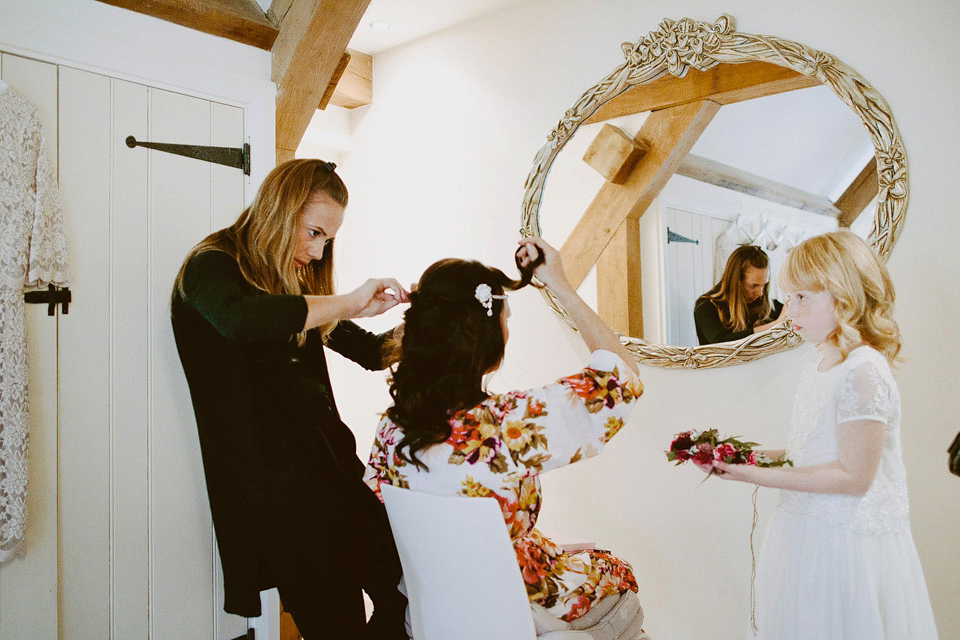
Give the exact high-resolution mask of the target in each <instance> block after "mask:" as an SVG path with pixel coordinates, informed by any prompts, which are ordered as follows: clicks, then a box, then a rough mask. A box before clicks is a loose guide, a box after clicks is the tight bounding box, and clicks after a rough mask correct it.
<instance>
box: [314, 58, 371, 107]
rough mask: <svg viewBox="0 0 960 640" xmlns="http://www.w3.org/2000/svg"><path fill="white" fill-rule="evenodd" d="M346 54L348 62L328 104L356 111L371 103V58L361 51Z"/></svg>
mask: <svg viewBox="0 0 960 640" xmlns="http://www.w3.org/2000/svg"><path fill="white" fill-rule="evenodd" d="M347 53H349V54H350V60H349V63H348V64H347V67H346V69H344V71H343V74H342V75H341V77H340V78H339V80H338V81H337V86H336V89H335V90H334V92H333V97H332V98H331V99H330V104H332V105H333V106H335V107H343V108H345V109H356V108H357V107H363V106H365V105H368V104H370V103H371V102H373V56H371V55H370V54H369V53H363V52H361V51H350V50H348V51H347ZM320 108H321V109H323V107H320Z"/></svg>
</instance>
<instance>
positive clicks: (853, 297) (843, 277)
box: [779, 231, 900, 362]
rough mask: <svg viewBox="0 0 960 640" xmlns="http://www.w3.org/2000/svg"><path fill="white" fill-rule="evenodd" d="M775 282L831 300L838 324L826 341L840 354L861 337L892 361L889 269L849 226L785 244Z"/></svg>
mask: <svg viewBox="0 0 960 640" xmlns="http://www.w3.org/2000/svg"><path fill="white" fill-rule="evenodd" d="M779 281H780V288H781V289H784V290H787V291H798V290H804V289H805V290H808V291H824V290H826V291H827V292H829V293H830V295H831V296H833V299H834V300H835V301H836V312H835V313H836V319H837V329H836V331H834V332H833V333H832V334H831V335H830V336H828V337H827V342H829V343H831V344H833V345H834V346H836V347H837V348H838V349H839V350H840V354H841V358H842V359H846V357H847V354H849V353H850V351H852V350H853V349H854V348H856V347H857V346H859V345H860V344H862V343H866V344H868V345H870V346H871V347H873V348H874V349H876V350H877V351H879V352H880V353H882V354H883V355H884V356H886V358H887V360H888V361H890V362H893V361H894V360H895V359H896V358H897V354H898V353H900V327H899V326H898V325H897V323H896V321H895V320H894V319H893V302H894V298H895V294H894V290H893V281H892V280H891V279H890V274H889V272H888V271H887V268H886V267H885V266H884V264H883V263H882V262H880V259H879V258H878V257H877V254H875V253H874V252H873V249H871V248H870V246H869V245H868V244H867V243H866V242H865V241H864V240H863V239H862V238H860V237H859V236H857V235H856V234H854V233H852V232H850V231H833V232H831V233H826V234H823V235H820V236H814V237H813V238H810V239H808V240H805V241H804V242H802V243H800V244H799V245H797V246H796V247H794V248H793V249H791V250H790V252H789V253H788V254H787V259H786V262H785V263H784V265H783V267H782V268H781V269H780V279H779Z"/></svg>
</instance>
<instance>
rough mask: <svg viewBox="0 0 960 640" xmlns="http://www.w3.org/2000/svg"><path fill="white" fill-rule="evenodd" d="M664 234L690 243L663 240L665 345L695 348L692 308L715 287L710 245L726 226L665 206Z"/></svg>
mask: <svg viewBox="0 0 960 640" xmlns="http://www.w3.org/2000/svg"><path fill="white" fill-rule="evenodd" d="M664 214H665V215H664V217H665V219H666V229H665V230H664V233H665V234H668V231H672V232H673V233H675V234H677V235H679V236H682V237H683V238H686V239H688V240H692V241H694V242H683V241H677V240H673V241H671V240H669V236H667V237H664V238H663V241H664V242H665V243H666V251H665V254H664V255H665V262H666V265H665V269H664V270H665V274H666V283H665V284H666V292H665V296H664V297H665V300H666V305H667V314H666V316H667V344H671V345H677V346H696V345H697V344H699V342H698V340H697V328H696V325H695V324H694V321H693V306H694V304H695V303H696V301H697V298H699V297H700V296H701V295H703V294H704V293H706V292H707V291H709V290H710V288H711V287H713V285H714V284H716V283H715V282H714V281H713V251H714V242H715V240H716V237H717V235H718V234H719V233H721V232H722V231H723V229H725V228H726V227H727V225H728V224H729V222H728V221H727V220H723V219H721V218H715V217H713V216H708V215H702V214H699V213H695V212H693V211H687V210H684V209H678V208H676V207H671V206H667V207H665V208H664Z"/></svg>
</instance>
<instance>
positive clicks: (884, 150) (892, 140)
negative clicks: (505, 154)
mask: <svg viewBox="0 0 960 640" xmlns="http://www.w3.org/2000/svg"><path fill="white" fill-rule="evenodd" d="M621 46H622V49H623V53H624V57H625V58H626V60H625V62H624V63H623V64H622V65H620V66H618V67H617V68H616V69H614V70H613V71H612V72H611V73H610V74H609V75H608V76H607V77H605V78H604V79H603V80H601V81H600V82H599V83H597V84H596V85H594V86H593V87H591V88H589V89H588V90H587V91H586V92H585V93H584V94H583V95H582V96H581V97H580V99H579V100H577V102H576V103H575V104H574V105H573V106H572V107H571V108H570V109H568V110H567V112H566V113H565V114H564V116H563V118H562V119H561V120H560V122H559V123H558V124H557V126H556V127H555V128H554V129H553V130H552V131H551V132H550V133H549V135H548V136H547V142H546V144H545V145H544V146H543V147H542V148H541V149H540V150H539V151H538V152H537V155H536V157H535V159H534V164H533V168H532V169H531V171H530V174H529V175H528V177H527V182H526V191H525V194H524V200H523V211H522V218H521V223H522V228H521V233H522V234H523V235H524V236H530V235H537V236H539V235H540V220H539V213H540V203H541V199H542V196H543V188H544V183H545V180H546V178H547V174H548V172H549V170H550V167H551V165H552V163H553V161H554V159H555V158H556V156H557V154H558V153H559V152H560V150H561V149H562V148H563V146H564V145H565V144H566V142H567V141H568V140H569V139H570V137H571V136H572V135H573V133H574V132H575V131H576V130H577V129H578V128H579V127H580V125H581V124H584V123H586V122H588V121H590V120H591V117H594V120H596V119H600V120H602V119H604V117H598V116H599V115H600V114H598V111H600V110H607V111H609V110H610V108H611V107H614V110H615V106H616V103H617V100H615V99H616V98H618V97H619V98H620V99H621V100H622V99H624V98H629V96H628V95H626V94H628V92H631V90H634V89H636V88H638V87H639V86H640V85H647V87H648V88H652V87H653V86H656V85H651V84H650V83H654V82H655V81H660V82H665V80H663V79H665V78H666V79H668V78H669V77H670V76H671V75H672V76H673V77H674V78H684V77H685V76H686V75H687V72H688V71H689V70H690V69H695V70H697V71H698V72H705V71H707V70H710V69H711V68H713V67H716V66H717V65H718V64H720V63H724V64H746V63H752V64H756V63H772V65H777V66H778V67H783V68H786V69H788V70H792V72H796V73H791V72H790V71H783V70H782V69H781V70H780V72H782V73H787V74H789V75H791V76H794V77H796V78H798V79H799V82H800V83H801V84H795V85H794V86H793V87H790V88H796V87H799V86H815V85H816V84H823V85H826V86H828V87H830V89H831V90H832V91H833V92H834V93H835V94H836V95H837V96H838V97H839V98H840V99H841V100H842V101H843V102H844V103H845V104H846V105H847V106H848V107H850V108H851V109H852V110H853V111H854V112H855V113H856V114H857V116H858V117H859V118H860V119H861V120H862V121H863V124H864V126H865V127H866V128H867V132H868V134H869V137H870V139H871V141H872V143H873V146H874V147H875V151H876V154H875V155H876V175H877V181H878V183H879V193H878V196H877V208H876V215H875V218H874V221H873V227H872V230H871V232H870V235H869V237H868V241H869V242H870V243H871V244H872V246H873V247H874V249H875V250H876V251H877V253H878V255H879V256H880V257H881V259H883V260H886V258H887V256H888V255H889V253H890V251H891V249H892V248H893V244H894V242H895V241H896V239H897V236H898V234H899V231H900V227H901V224H902V223H903V218H904V214H905V212H906V208H907V196H908V187H907V163H906V155H905V153H904V148H903V142H902V140H901V138H900V132H899V131H898V130H897V126H896V123H895V122H894V119H893V115H892V114H891V112H890V107H889V105H887V103H886V101H885V100H884V99H883V97H882V96H881V95H880V94H879V93H877V91H876V90H875V89H874V88H873V87H871V86H870V84H869V83H868V82H867V81H866V80H865V79H864V78H863V77H862V76H860V75H859V74H858V73H857V72H856V71H854V70H853V69H851V68H850V67H848V66H847V65H845V64H844V63H842V62H840V61H839V60H837V59H835V58H834V57H833V56H831V55H829V54H827V53H824V52H822V51H817V50H816V49H812V48H810V47H807V46H805V45H802V44H799V43H797V42H792V41H790V40H785V39H782V38H777V37H772V36H764V35H754V34H748V33H740V32H738V31H736V30H735V23H734V19H733V18H732V17H731V16H729V15H726V14H724V15H722V16H720V18H719V19H718V20H717V21H716V22H714V23H713V24H710V23H707V22H700V21H696V20H691V19H689V18H684V19H682V20H679V21H673V20H669V19H665V20H664V21H663V22H661V23H660V26H659V28H658V29H656V30H655V31H652V32H650V33H649V34H647V35H646V36H645V37H643V38H642V39H640V40H639V41H638V42H636V43H635V44H631V43H624V44H623V45H621ZM761 66H762V65H761ZM770 68H771V69H773V68H774V67H772V66H771V67H770ZM773 81H774V82H778V81H779V80H776V79H774V80H773ZM784 82H788V83H789V82H790V81H789V80H787V81H784ZM793 82H796V81H793ZM715 84H716V83H715V82H714V85H715ZM749 90H750V89H749V88H748V89H747V91H748V92H749ZM787 90H789V89H787ZM634 93H636V91H634ZM651 93H652V94H653V93H657V92H653V91H652V92H651ZM661 94H662V92H660V94H658V95H657V96H656V97H655V98H650V97H646V98H644V97H641V98H638V100H640V103H641V105H642V106H640V107H639V108H638V105H637V102H636V100H634V104H633V105H632V112H638V111H651V112H652V114H651V117H652V115H653V114H655V113H656V112H657V110H658V109H660V110H663V112H666V110H667V109H669V108H674V109H686V115H684V114H681V119H682V118H684V117H685V118H687V120H686V121H685V124H684V125H683V126H687V127H688V130H687V131H693V133H692V134H690V133H688V132H681V134H680V138H682V137H683V136H687V137H690V136H691V135H692V137H693V140H691V141H687V146H686V147H685V148H684V149H680V150H679V152H677V153H674V154H672V155H670V154H663V155H662V157H659V156H658V157H656V166H655V167H654V168H653V169H651V171H653V172H654V173H659V174H661V175H659V176H652V177H651V178H650V180H651V181H653V182H654V183H656V181H657V180H660V181H661V183H660V186H659V188H662V183H665V181H666V180H667V179H668V178H669V177H670V175H672V174H673V173H674V171H676V168H677V166H679V164H680V162H681V161H682V160H683V156H684V155H686V150H688V149H689V145H692V142H693V141H695V139H696V137H697V136H698V135H699V132H700V131H702V128H701V129H697V125H696V120H697V118H698V117H701V116H699V115H698V110H699V112H700V113H703V112H706V113H707V114H708V115H706V116H705V117H706V121H707V122H709V119H710V118H711V117H712V114H713V113H715V112H716V111H715V110H716V109H719V105H718V102H714V101H713V100H717V96H718V95H722V94H720V93H718V89H717V88H716V86H713V87H711V88H710V91H709V92H708V93H707V94H706V95H707V96H708V97H707V99H703V98H702V97H701V96H696V95H693V96H667V97H664V96H663V95H661ZM747 97H749V96H747ZM738 99H743V98H742V97H741V98H738ZM644 101H646V102H644ZM719 102H720V103H722V98H721V99H720V100H719ZM711 109H712V111H711ZM605 117H610V116H609V115H607V116H605ZM648 119H649V118H648ZM664 126H670V125H669V124H667V125H664ZM703 126H706V125H705V124H704V125H703ZM678 146H683V145H678ZM659 188H658V187H656V184H654V187H653V188H652V189H651V195H650V196H649V198H647V199H646V200H645V201H644V204H643V205H642V206H643V208H644V209H645V207H646V205H649V202H650V201H652V199H653V198H654V197H656V195H657V192H658V190H659ZM642 213H643V210H640V211H639V213H637V212H636V211H634V213H633V215H637V216H639V215H640V214H642ZM620 222H622V219H621V220H619V221H618V220H613V221H612V224H607V225H604V224H600V225H597V228H596V229H595V233H593V231H594V229H591V234H590V235H591V236H599V238H600V240H599V242H600V243H602V245H601V247H600V249H599V250H598V251H602V250H603V246H605V245H606V244H607V243H608V242H609V240H610V239H611V238H612V237H613V234H614V231H615V230H616V228H617V226H618V225H619V224H620ZM610 227H612V228H613V230H611V228H610ZM548 240H549V238H548ZM566 249H567V247H564V250H566ZM575 249H577V248H575ZM562 253H563V252H562ZM584 253H589V252H588V251H586V252H585V251H583V250H582V248H581V249H580V250H578V251H577V254H578V255H583V254H584ZM590 257H591V258H593V259H595V258H596V257H597V255H592V256H590ZM564 262H565V266H566V262H567V261H566V259H565V261H564ZM581 280H582V278H581ZM574 284H576V283H574ZM542 291H543V294H544V296H545V297H546V299H547V302H548V303H549V304H550V306H551V307H552V308H553V309H554V310H555V311H556V312H557V313H558V314H559V315H560V316H561V317H563V318H564V320H566V322H567V323H568V324H569V325H570V326H571V327H572V326H573V325H572V322H571V321H570V318H569V316H568V315H567V313H566V311H565V310H564V309H563V308H562V306H561V305H560V304H559V303H558V301H557V300H556V299H555V298H554V297H553V296H552V294H550V292H549V291H548V290H547V289H542ZM621 341H622V342H623V343H624V345H626V347H627V349H629V350H630V351H631V353H633V354H634V356H635V357H636V359H637V361H638V362H640V363H642V364H647V365H656V366H662V367H687V368H705V367H723V366H730V365H735V364H741V363H744V362H749V361H751V360H754V359H757V358H760V357H763V356H766V355H770V354H773V353H777V352H780V351H784V350H786V349H790V348H793V347H795V346H796V345H798V344H799V343H800V342H801V341H802V340H801V338H800V337H799V336H798V335H797V334H796V333H795V332H794V331H793V329H792V327H790V326H789V323H787V324H786V325H781V326H779V327H776V328H774V329H772V330H769V331H766V332H762V333H757V334H755V335H752V336H749V337H747V338H744V339H742V340H739V341H736V342H727V343H721V344H714V345H709V346H699V347H673V346H666V345H657V344H650V343H648V342H645V341H644V340H642V339H640V338H635V337H630V336H625V335H621Z"/></svg>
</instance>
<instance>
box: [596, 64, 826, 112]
mask: <svg viewBox="0 0 960 640" xmlns="http://www.w3.org/2000/svg"><path fill="white" fill-rule="evenodd" d="M819 84H820V82H819V81H818V80H817V79H816V78H814V77H812V76H805V75H803V74H802V73H797V72H796V71H794V70H793V69H788V68H787V67H781V66H779V65H775V64H772V63H769V62H744V63H741V64H719V65H717V66H714V67H711V68H710V69H707V70H706V71H698V70H697V69H690V70H688V71H687V74H686V75H685V76H684V77H682V78H677V77H676V76H672V75H666V76H664V77H662V78H658V79H657V80H654V81H653V82H650V83H647V84H642V85H637V86H635V87H633V88H632V89H628V90H627V91H624V92H623V93H621V94H620V95H618V96H617V97H615V98H613V99H611V100H609V101H607V102H605V103H604V104H603V105H601V106H600V108H599V109H597V110H596V112H594V114H593V115H592V116H590V117H589V118H587V119H586V120H585V122H586V123H594V122H603V121H604V120H609V119H611V118H617V117H619V116H626V115H633V114H635V113H642V112H644V111H656V110H658V109H666V108H669V107H675V106H677V105H681V104H688V103H690V102H697V101H700V100H710V101H711V102H716V103H717V104H720V105H724V104H732V103H734V102H741V101H743V100H752V99H753V98H762V97H764V96H769V95H773V94H776V93H783V92H785V91H793V90H794V89H803V88H806V87H816V86H818V85H819Z"/></svg>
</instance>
